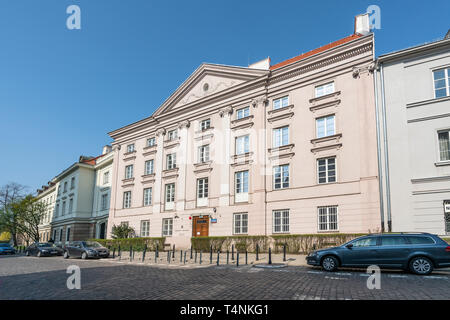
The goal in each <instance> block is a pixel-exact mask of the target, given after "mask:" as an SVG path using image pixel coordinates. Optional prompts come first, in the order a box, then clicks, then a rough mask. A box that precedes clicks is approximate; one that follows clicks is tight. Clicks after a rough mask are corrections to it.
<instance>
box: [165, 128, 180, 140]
mask: <svg viewBox="0 0 450 320" xmlns="http://www.w3.org/2000/svg"><path fill="white" fill-rule="evenodd" d="M177 138H178V130H177V129H173V130H170V131H168V132H167V140H168V141H174V140H176V139H177Z"/></svg>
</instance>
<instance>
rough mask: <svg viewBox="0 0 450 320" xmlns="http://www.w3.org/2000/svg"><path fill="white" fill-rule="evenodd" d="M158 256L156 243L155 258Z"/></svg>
mask: <svg viewBox="0 0 450 320" xmlns="http://www.w3.org/2000/svg"><path fill="white" fill-rule="evenodd" d="M158 257H159V252H158V245H156V251H155V259H156V258H158Z"/></svg>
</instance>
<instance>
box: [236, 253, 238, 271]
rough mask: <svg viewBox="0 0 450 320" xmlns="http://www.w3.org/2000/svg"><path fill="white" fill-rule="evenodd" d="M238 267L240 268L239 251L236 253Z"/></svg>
mask: <svg viewBox="0 0 450 320" xmlns="http://www.w3.org/2000/svg"><path fill="white" fill-rule="evenodd" d="M236 267H239V251H236Z"/></svg>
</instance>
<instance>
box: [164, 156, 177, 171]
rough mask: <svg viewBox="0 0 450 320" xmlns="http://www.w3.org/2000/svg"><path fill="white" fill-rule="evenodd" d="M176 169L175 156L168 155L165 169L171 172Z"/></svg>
mask: <svg viewBox="0 0 450 320" xmlns="http://www.w3.org/2000/svg"><path fill="white" fill-rule="evenodd" d="M176 167H177V154H176V153H169V154H168V155H167V156H166V169H167V170H171V169H175V168H176Z"/></svg>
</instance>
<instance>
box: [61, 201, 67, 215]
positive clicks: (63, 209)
mask: <svg viewBox="0 0 450 320" xmlns="http://www.w3.org/2000/svg"><path fill="white" fill-rule="evenodd" d="M65 214H66V202H65V201H63V203H62V212H61V215H62V216H63V215H65Z"/></svg>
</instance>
